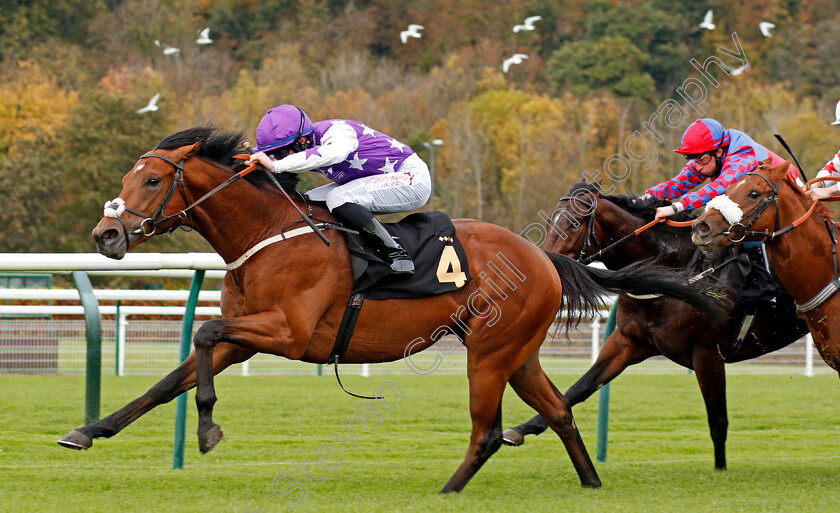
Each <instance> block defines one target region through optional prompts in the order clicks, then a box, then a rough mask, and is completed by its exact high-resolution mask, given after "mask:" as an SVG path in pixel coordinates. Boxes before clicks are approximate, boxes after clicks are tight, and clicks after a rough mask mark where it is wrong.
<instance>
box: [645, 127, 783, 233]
mask: <svg viewBox="0 0 840 513" xmlns="http://www.w3.org/2000/svg"><path fill="white" fill-rule="evenodd" d="M674 151H675V152H677V153H680V154H682V155H684V156H685V158H686V160H687V161H688V162H687V163H686V165H685V167H683V168H682V170H681V171H680V173H679V174H678V175H677V176H675V177H674V178H672V179H671V180H668V181H666V182H662V183H660V184H658V185H655V186H653V187H651V188H650V189H648V190H647V191H646V192H645V196H653V197H656V198H660V199H670V198H679V201H677V202H676V203H674V204H672V205H671V206H666V207H659V208H657V209H656V218H657V219H658V218H660V217H668V216H672V215H674V214H676V213H677V212H682V211H683V210H691V209H694V208H698V207H702V206H703V205H705V204H706V203H708V202H709V201H711V199H712V198H714V197H715V196H719V195H721V194H723V193H724V192H725V191H726V189H727V188H729V186H730V185H732V184H733V183H735V182H737V181H738V180H739V179H740V178H741V177H742V176H744V175H745V174H746V173H749V172H750V171H754V170H755V169H756V168H757V167H758V166H759V164H760V163H761V161H763V160H765V159H767V158H768V157H769V158H770V159H771V161H772V164H773V165H779V164H782V163H784V162H785V160H784V159H783V158H781V157H779V156H778V155H776V154H775V153H773V152H772V151H770V150H768V149H767V148H765V147H764V146H762V145H760V144H758V143H757V142H755V141H753V140H752V138H750V137H749V136H748V135H747V134H745V133H744V132H741V131H740V130H735V129H734V128H730V129H725V128H723V125H721V124H720V123H719V122H718V121H716V120H714V119H711V118H703V119H698V120H697V121H695V122H694V123H692V124H691V126H689V127H688V129H687V130H686V131H685V133H684V134H683V136H682V141H681V142H680V147H679V148H677V149H676V150H674ZM788 174H789V175H790V176H791V177H792V178H794V179H796V178H797V177H798V176H799V171H798V170H797V169H796V168H795V167H794V166H791V167H790V170H789V171H788ZM707 178H709V179H711V182H710V183H708V184H706V185H705V186H703V187H702V188H700V189H698V190H697V191H694V192H690V191H691V190H692V189H694V188H695V187H696V186H698V185H700V184H701V183H703V182H704V181H706V179H707Z"/></svg>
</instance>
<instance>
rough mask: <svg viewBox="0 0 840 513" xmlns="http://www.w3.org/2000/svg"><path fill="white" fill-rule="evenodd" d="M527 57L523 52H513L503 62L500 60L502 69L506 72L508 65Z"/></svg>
mask: <svg viewBox="0 0 840 513" xmlns="http://www.w3.org/2000/svg"><path fill="white" fill-rule="evenodd" d="M527 58H528V56H527V55H525V54H524V53H515V54H513V55H511V56H510V57H508V58H507V59H505V60H504V62H502V71H504V72H505V73H507V72H508V70H510V65H511V64H522V61H523V60H525V59H527Z"/></svg>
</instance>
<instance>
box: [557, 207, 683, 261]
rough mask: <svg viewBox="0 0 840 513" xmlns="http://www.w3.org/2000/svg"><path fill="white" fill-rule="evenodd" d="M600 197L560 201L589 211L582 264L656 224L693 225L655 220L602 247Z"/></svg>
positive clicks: (580, 259) (579, 257)
mask: <svg viewBox="0 0 840 513" xmlns="http://www.w3.org/2000/svg"><path fill="white" fill-rule="evenodd" d="M598 196H599V195H598V194H597V193H595V194H593V195H592V198H593V200H592V201H591V202H587V201H586V200H584V199H583V198H581V197H579V196H563V197H562V198H560V200H559V201H558V204H559V203H560V202H562V201H564V200H566V201H569V202H570V203H571V202H572V201H580V202H582V203H583V204H584V205H586V207H587V208H588V209H589V213H588V214H587V215H586V218H585V221H586V223H587V225H586V235H585V236H584V239H583V246H581V248H580V255H579V256H578V262H580V263H582V264H590V263H592V261H593V260H595V259H596V258H599V257H600V256H601V255H603V254H604V253H606V252H607V251H609V250H611V249H613V248H615V247H616V246H618V245H620V244H623V243H624V242H626V241H628V240H629V239H631V238H632V237H635V236H636V235H639V234H640V233H642V232H644V231H645V230H647V229H648V228H651V227H652V226H654V225H656V224H659V223H661V222H665V224H668V225H670V226H677V227H687V226H691V223H693V221H671V220H670V219H665V218H660V219H654V220H653V221H651V222H649V223H647V224H645V225H644V226H642V227H641V228H637V229H636V230H633V231H632V232H630V233H628V234H627V235H625V236H624V237H622V238H620V239H618V240H617V241H615V242H612V243H610V244H609V245H607V247H603V246H602V245H601V242H600V241H599V240H598V236H597V235H596V234H595V214H596V212H597V210H598ZM559 211H560V208H559V207H558V208H557V209H555V211H554V217H552V225H551V227H552V229H553V228H554V223H556V222H557V221H556V220H557V216H558V215H559ZM592 241H594V244H593V242H592ZM594 246H597V248H598V249H597V251H595V252H593V253H592V254H590V255H588V256H587V255H586V250H587V248H589V247H594Z"/></svg>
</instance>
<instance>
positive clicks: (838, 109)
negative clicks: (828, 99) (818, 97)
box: [831, 102, 840, 125]
mask: <svg viewBox="0 0 840 513" xmlns="http://www.w3.org/2000/svg"><path fill="white" fill-rule="evenodd" d="M834 117H835V118H837V119H835V120H834V122H833V123H831V124H832V125H840V102H837V105H836V106H835V107H834Z"/></svg>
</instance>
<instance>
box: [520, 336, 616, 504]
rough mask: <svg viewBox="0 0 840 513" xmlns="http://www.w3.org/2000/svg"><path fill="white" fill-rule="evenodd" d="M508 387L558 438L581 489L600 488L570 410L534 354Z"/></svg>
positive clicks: (598, 479)
mask: <svg viewBox="0 0 840 513" xmlns="http://www.w3.org/2000/svg"><path fill="white" fill-rule="evenodd" d="M509 382H510V385H511V387H513V390H514V391H515V392H516V394H517V395H519V397H521V398H522V400H523V401H525V402H526V403H527V404H528V405H529V406H531V407H532V408H534V409H535V410H537V412H538V413H539V414H540V415H541V416H542V417H543V418H544V419H545V420H546V422H547V423H548V425H549V426H550V427H551V429H553V430H554V432H555V433H557V434H558V435H559V436H560V439H561V440H562V441H563V445H564V446H565V447H566V451H567V452H568V453H569V457H570V458H571V460H572V464H573V465H574V466H575V470H577V473H578V476H579V477H580V484H581V486H585V487H590V488H600V487H601V479H600V478H599V477H598V473H597V472H596V471H595V466H594V465H593V464H592V460H591V459H590V457H589V453H588V452H587V451H586V447H585V446H584V445H583V440H582V439H581V437H580V432H578V429H577V426H576V425H575V420H574V417H572V410H571V406H570V405H569V403H568V401H566V399H565V398H564V397H563V395H562V394H560V392H559V391H558V390H557V388H555V386H554V384H552V383H551V381H550V380H549V379H548V376H546V375H545V372H544V371H543V370H542V367H541V366H540V363H539V355H538V354H537V353H536V352H535V353H534V354H533V355H531V357H530V358H529V359H528V361H526V362H525V364H523V365H522V367H520V368H519V369H517V370H516V372H514V373H513V375H512V376H511V377H510V381H509Z"/></svg>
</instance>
